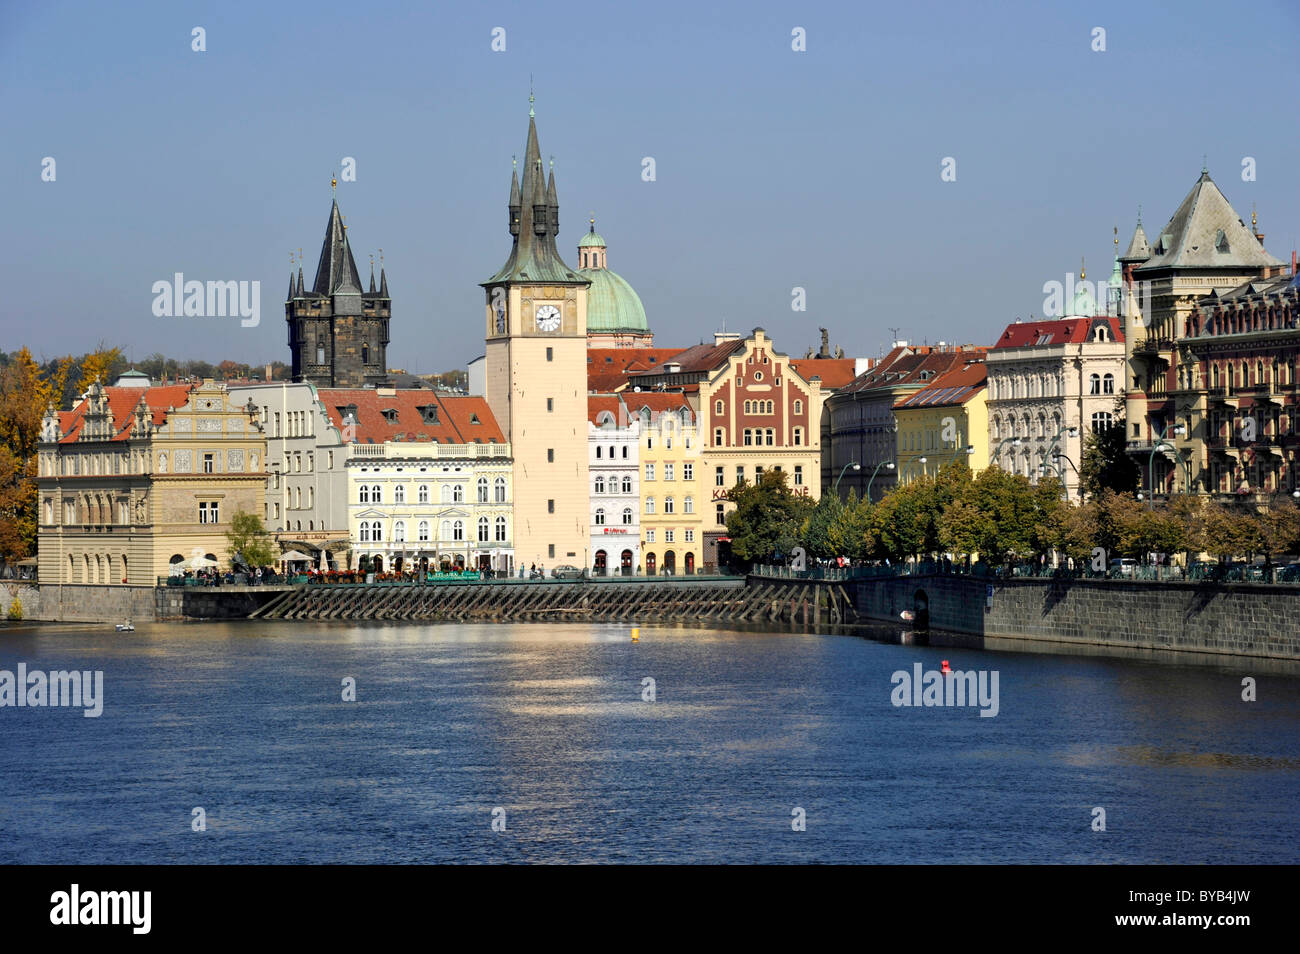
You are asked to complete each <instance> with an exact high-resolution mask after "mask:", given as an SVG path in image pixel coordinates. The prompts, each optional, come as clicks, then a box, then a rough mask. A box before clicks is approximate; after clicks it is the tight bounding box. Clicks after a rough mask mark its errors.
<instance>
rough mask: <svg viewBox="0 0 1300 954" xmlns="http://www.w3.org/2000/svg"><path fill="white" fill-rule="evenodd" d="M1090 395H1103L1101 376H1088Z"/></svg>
mask: <svg viewBox="0 0 1300 954" xmlns="http://www.w3.org/2000/svg"><path fill="white" fill-rule="evenodd" d="M1088 393H1089V394H1100V393H1101V375H1099V374H1090V375H1088Z"/></svg>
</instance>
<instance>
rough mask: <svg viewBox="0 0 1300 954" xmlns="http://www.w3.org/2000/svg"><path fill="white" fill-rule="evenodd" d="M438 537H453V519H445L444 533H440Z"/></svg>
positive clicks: (441, 538)
mask: <svg viewBox="0 0 1300 954" xmlns="http://www.w3.org/2000/svg"><path fill="white" fill-rule="evenodd" d="M438 539H439V540H450V539H451V521H450V520H444V521H443V522H442V533H441V534H439V535H438Z"/></svg>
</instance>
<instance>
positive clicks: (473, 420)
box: [469, 414, 483, 424]
mask: <svg viewBox="0 0 1300 954" xmlns="http://www.w3.org/2000/svg"><path fill="white" fill-rule="evenodd" d="M469 422H470V423H471V424H482V423H483V422H482V421H480V420H479V419H478V415H477V414H471V415H470V416H469Z"/></svg>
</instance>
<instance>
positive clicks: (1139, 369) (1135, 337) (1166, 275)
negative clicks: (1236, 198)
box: [1120, 169, 1284, 486]
mask: <svg viewBox="0 0 1300 954" xmlns="http://www.w3.org/2000/svg"><path fill="white" fill-rule="evenodd" d="M1263 239H1264V236H1263V235H1262V234H1260V233H1259V232H1258V230H1257V227H1256V222H1255V218H1254V216H1253V215H1252V216H1251V225H1250V226H1247V225H1246V223H1245V221H1244V220H1243V219H1242V218H1241V216H1240V215H1238V213H1237V211H1236V210H1235V209H1233V207H1232V206H1231V204H1229V202H1228V200H1227V198H1226V197H1225V196H1224V194H1223V193H1222V192H1221V191H1220V190H1219V187H1218V185H1216V184H1215V182H1214V181H1213V180H1212V179H1211V178H1210V174H1209V172H1208V171H1206V170H1204V169H1202V170H1201V175H1200V178H1199V179H1197V181H1196V183H1195V184H1194V185H1193V186H1192V189H1191V191H1189V192H1188V193H1187V195H1186V197H1185V198H1184V199H1183V201H1182V202H1181V203H1180V204H1179V206H1178V208H1177V210H1175V212H1174V214H1173V215H1172V216H1171V217H1170V219H1169V221H1168V223H1166V225H1165V226H1164V227H1163V228H1162V229H1160V231H1159V232H1157V233H1155V234H1154V235H1153V236H1151V238H1150V240H1148V237H1147V235H1146V233H1145V230H1143V229H1142V226H1141V223H1140V222H1139V223H1138V228H1137V230H1136V231H1135V232H1134V236H1133V241H1132V242H1131V243H1130V245H1129V249H1128V250H1127V252H1126V253H1125V255H1123V256H1122V257H1121V259H1120V261H1121V264H1122V265H1123V266H1124V279H1125V288H1124V297H1123V301H1124V305H1125V308H1124V314H1123V317H1124V336H1125V338H1124V340H1125V348H1126V351H1125V359H1126V363H1127V366H1128V381H1127V388H1126V394H1125V418H1126V426H1127V429H1128V440H1129V450H1130V452H1131V453H1133V454H1134V455H1135V457H1136V459H1137V461H1138V462H1139V463H1140V465H1141V467H1142V471H1143V475H1144V476H1143V481H1142V482H1143V485H1144V486H1146V485H1149V484H1150V479H1149V475H1147V473H1146V471H1147V464H1148V461H1150V460H1151V459H1152V456H1151V451H1152V449H1153V448H1155V447H1156V446H1157V445H1158V444H1160V443H1161V441H1162V439H1163V440H1164V441H1167V442H1168V445H1167V446H1169V447H1171V448H1172V449H1171V450H1170V451H1168V452H1161V451H1159V450H1157V452H1156V455H1157V456H1159V457H1162V458H1163V459H1164V463H1162V464H1160V465H1159V466H1161V467H1165V466H1168V467H1172V468H1180V467H1182V466H1199V464H1198V459H1199V458H1200V456H1201V455H1200V454H1199V453H1198V452H1197V449H1196V447H1195V446H1194V445H1195V444H1196V443H1197V442H1202V441H1204V439H1205V436H1206V435H1205V433H1204V430H1203V429H1201V430H1199V431H1198V430H1197V429H1195V428H1193V429H1187V428H1184V433H1179V432H1178V429H1177V425H1178V422H1179V421H1180V420H1183V419H1191V418H1196V419H1197V420H1198V421H1199V420H1203V419H1204V415H1205V411H1206V408H1205V407H1204V406H1203V403H1204V402H1203V396H1202V395H1199V394H1195V393H1189V394H1179V393H1177V392H1178V388H1179V385H1178V380H1179V372H1178V364H1177V361H1178V355H1179V353H1180V348H1179V347H1178V346H1179V343H1180V342H1181V341H1182V340H1183V338H1184V337H1185V336H1186V328H1187V319H1188V317H1189V316H1190V314H1191V312H1192V310H1193V308H1194V307H1195V305H1196V302H1198V301H1199V300H1201V299H1202V298H1204V297H1205V296H1207V295H1209V294H1211V293H1213V292H1218V293H1219V294H1223V293H1227V292H1229V291H1231V290H1232V289H1234V288H1237V287H1239V286H1241V285H1243V284H1245V283H1247V282H1251V281H1255V280H1258V279H1267V278H1272V277H1276V276H1278V275H1280V274H1281V273H1282V272H1283V270H1284V266H1283V264H1282V263H1281V262H1280V261H1278V260H1277V259H1276V258H1274V257H1273V256H1272V255H1270V254H1269V253H1268V251H1266V250H1265V248H1264V244H1263ZM1180 461H1181V463H1179V462H1180ZM1191 478H1192V483H1193V485H1194V486H1204V485H1205V483H1206V479H1207V478H1206V476H1205V475H1203V474H1202V473H1201V472H1200V471H1194V472H1193V473H1192V474H1191Z"/></svg>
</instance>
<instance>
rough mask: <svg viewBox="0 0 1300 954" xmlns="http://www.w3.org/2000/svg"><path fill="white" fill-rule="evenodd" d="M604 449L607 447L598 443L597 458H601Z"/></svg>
mask: <svg viewBox="0 0 1300 954" xmlns="http://www.w3.org/2000/svg"><path fill="white" fill-rule="evenodd" d="M604 449H605V448H603V447H601V446H600V445H599V444H597V445H596V460H600V457H601V452H602V451H603V450H604Z"/></svg>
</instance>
